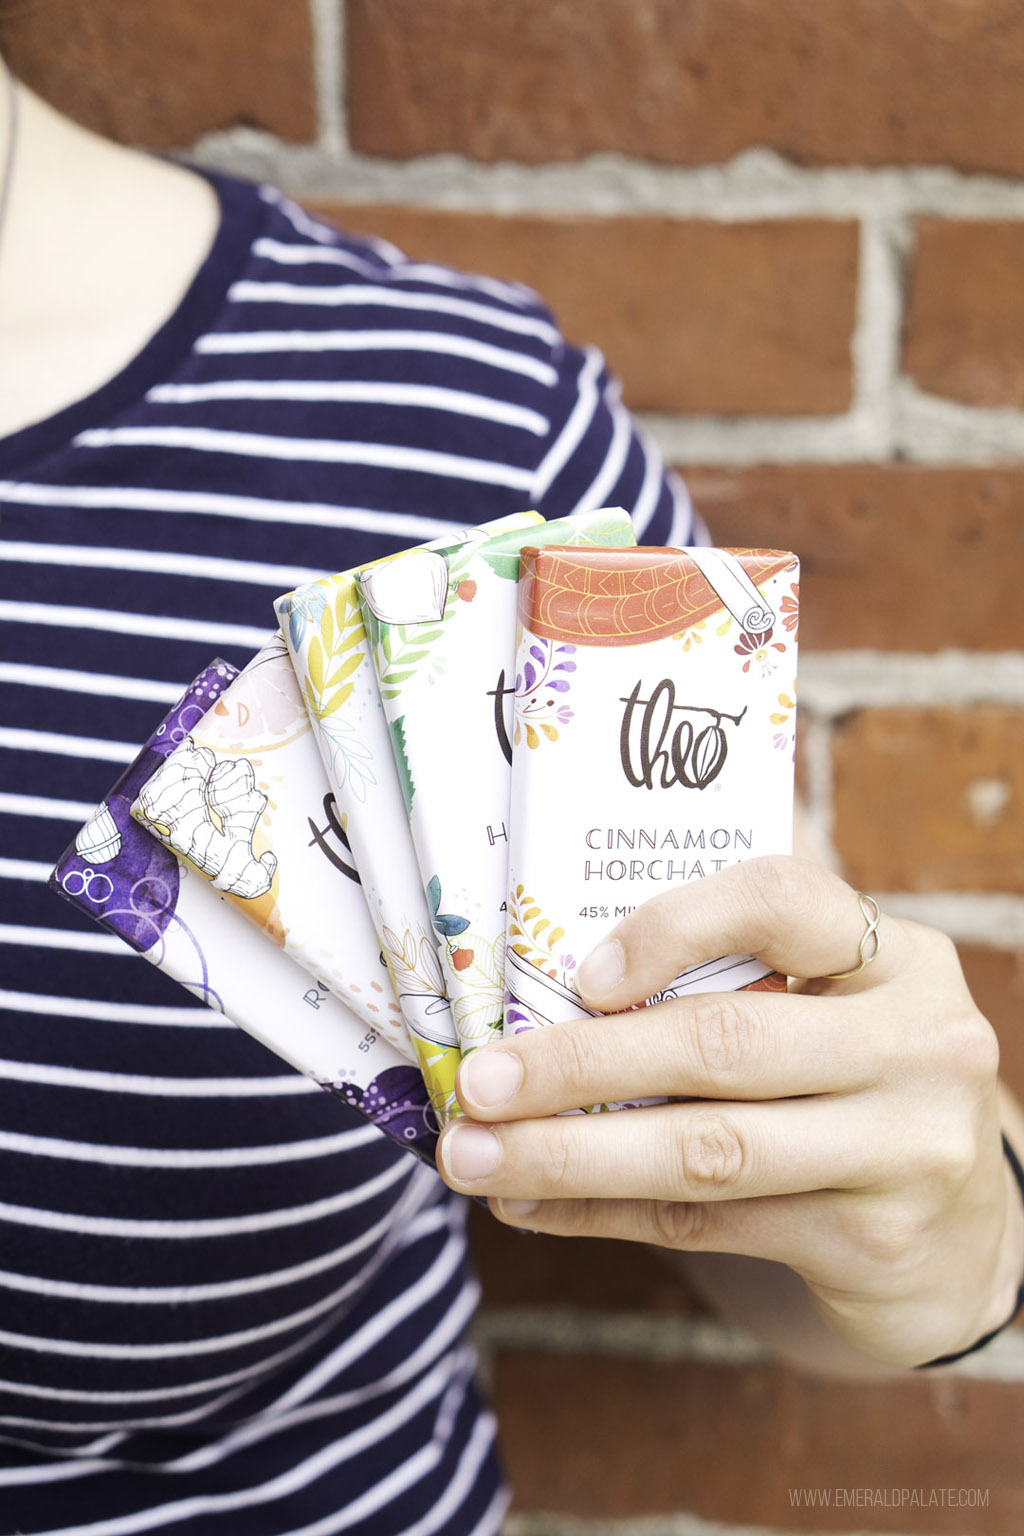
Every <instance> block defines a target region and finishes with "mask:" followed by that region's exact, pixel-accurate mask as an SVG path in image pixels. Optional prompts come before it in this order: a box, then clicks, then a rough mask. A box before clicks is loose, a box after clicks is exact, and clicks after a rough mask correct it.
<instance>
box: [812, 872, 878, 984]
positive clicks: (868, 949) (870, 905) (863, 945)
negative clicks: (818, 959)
mask: <svg viewBox="0 0 1024 1536" xmlns="http://www.w3.org/2000/svg"><path fill="white" fill-rule="evenodd" d="M857 904H858V906H859V907H860V910H861V912H862V913H863V914H864V921H865V923H866V924H867V927H866V928H865V929H864V932H863V934H862V935H861V941H860V944H859V945H858V946H857V964H856V965H855V966H854V967H853V969H852V970H850V971H833V972H832V973H831V975H828V976H825V977H823V978H822V979H823V980H824V981H848V980H849V979H850V977H851V976H859V975H860V973H861V971H862V970H863V969H864V967H865V966H866V965H870V964H871V962H872V960H877V959H878V951H879V950H880V949H881V947H882V941H881V939H880V938H879V937H878V924H879V922H880V921H881V916H882V914H881V913H880V911H879V910H878V902H877V901H876V900H875V898H874V897H873V896H868V895H867V894H866V892H864V891H858V892H857Z"/></svg>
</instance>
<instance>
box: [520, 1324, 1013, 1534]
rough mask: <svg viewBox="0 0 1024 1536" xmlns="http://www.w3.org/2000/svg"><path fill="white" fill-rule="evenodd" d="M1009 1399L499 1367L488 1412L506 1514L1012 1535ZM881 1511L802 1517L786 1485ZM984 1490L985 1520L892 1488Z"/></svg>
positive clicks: (666, 1366)
mask: <svg viewBox="0 0 1024 1536" xmlns="http://www.w3.org/2000/svg"><path fill="white" fill-rule="evenodd" d="M1019 1400H1020V1387H1019V1386H1017V1385H1016V1384H1013V1383H994V1382H993V1383H989V1382H976V1381H967V1380H963V1381H957V1380H954V1379H951V1378H946V1379H942V1378H935V1377H929V1376H927V1375H925V1376H921V1375H913V1374H912V1373H908V1374H907V1375H906V1376H905V1377H902V1378H900V1379H898V1380H892V1381H888V1382H885V1383H870V1384H868V1383H860V1382H829V1381H824V1380H818V1379H816V1378H813V1377H809V1376H801V1375H797V1374H795V1373H793V1372H790V1371H787V1370H784V1369H782V1368H780V1367H772V1366H760V1367H749V1366H748V1367H743V1368H738V1367H729V1366H715V1365H707V1364H702V1363H700V1362H696V1361H691V1362H688V1363H685V1364H682V1363H677V1362H672V1363H663V1362H652V1361H635V1360H628V1359H590V1358H581V1357H575V1358H573V1357H567V1356H555V1355H541V1354H524V1355H501V1356H499V1359H498V1362H497V1373H496V1406H497V1411H498V1418H499V1422H500V1424H501V1426H502V1440H503V1444H504V1448H505V1456H506V1460H507V1463H508V1468H509V1473H510V1476H511V1480H512V1485H513V1487H514V1488H515V1489H516V1491H517V1508H518V1509H520V1510H522V1511H527V1510H530V1509H538V1510H550V1511H558V1512H564V1513H569V1514H575V1515H581V1516H590V1517H595V1516H598V1517H600V1516H603V1517H605V1518H619V1519H623V1518H626V1517H629V1516H642V1515H656V1514H665V1513H669V1512H674V1511H683V1510H685V1511H692V1512H693V1513H694V1514H696V1515H698V1516H700V1517H701V1518H702V1519H704V1520H708V1521H722V1522H736V1523H742V1524H743V1525H744V1526H746V1525H747V1524H751V1525H757V1526H758V1527H759V1528H760V1527H762V1526H764V1527H767V1528H770V1529H772V1530H787V1531H789V1530H793V1531H807V1530H813V1531H846V1532H849V1531H885V1532H890V1531H907V1532H927V1533H932V1536H934V1533H938V1532H957V1533H967V1532H970V1533H971V1536H1019V1532H1020V1529H1021V1522H1022V1519H1024V1495H1022V1493H1021V1486H1020V1411H1019ZM801 1488H815V1489H821V1490H829V1489H832V1490H835V1489H842V1490H846V1491H847V1497H848V1498H849V1497H850V1496H851V1495H852V1494H853V1492H854V1491H855V1490H857V1489H864V1490H867V1491H869V1492H870V1493H872V1494H876V1495H877V1497H878V1498H879V1499H881V1497H882V1490H890V1504H889V1506H888V1507H883V1506H882V1505H881V1504H880V1503H879V1504H877V1505H871V1504H868V1505H867V1506H866V1507H865V1506H864V1505H862V1506H861V1507H856V1508H851V1507H845V1508H836V1507H833V1508H831V1509H828V1508H821V1507H818V1508H803V1509H801V1508H799V1507H797V1506H794V1504H793V1503H792V1502H791V1497H790V1492H789V1490H790V1489H801ZM950 1488H953V1489H964V1490H967V1489H981V1490H982V1493H983V1495H984V1494H985V1493H986V1492H987V1497H988V1505H987V1508H968V1509H963V1508H955V1507H953V1508H949V1507H947V1508H943V1507H941V1506H939V1505H933V1506H927V1505H922V1504H918V1505H917V1506H914V1505H911V1504H909V1503H908V1504H905V1506H904V1507H903V1508H901V1509H894V1508H893V1506H892V1502H891V1498H892V1495H891V1490H894V1489H909V1490H917V1491H918V1492H919V1495H920V1496H923V1497H924V1498H925V1499H927V1498H928V1497H929V1496H930V1495H931V1494H932V1491H933V1490H936V1491H941V1490H945V1489H950Z"/></svg>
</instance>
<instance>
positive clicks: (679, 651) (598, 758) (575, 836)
mask: <svg viewBox="0 0 1024 1536" xmlns="http://www.w3.org/2000/svg"><path fill="white" fill-rule="evenodd" d="M798 571H799V568H798V564H797V560H796V557H795V556H793V555H791V554H789V553H787V552H781V551H770V550H769V551H760V550H756V551H755V550H751V551H747V550H738V551H732V552H728V551H721V550H710V549H691V550H654V549H637V550H626V551H621V552H619V551H614V550H602V551H586V550H557V549H550V548H548V549H542V550H537V551H528V552H525V553H524V555H523V561H522V574H521V578H520V586H519V619H520V638H519V646H518V653H517V662H516V679H515V686H516V697H515V731H514V754H513V773H512V781H513V782H512V811H511V822H512V839H511V847H510V854H509V891H508V929H507V962H506V984H507V988H508V1000H507V1004H506V1012H505V1033H506V1034H507V1035H511V1034H517V1033H519V1032H520V1031H521V1030H525V1029H533V1028H537V1027H539V1026H544V1025H548V1024H553V1023H561V1022H566V1021H568V1020H572V1019H579V1018H583V1017H587V1016H590V1017H592V1016H593V1010H591V1009H589V1008H587V1007H586V1006H585V1005H584V1004H583V1002H582V1001H581V1000H580V998H579V997H578V996H577V994H576V989H575V983H574V976H575V971H576V967H577V965H578V963H579V962H580V961H581V960H582V959H583V958H584V957H585V956H586V955H587V954H589V953H590V951H591V950H592V949H593V948H594V947H595V945H597V944H598V943H599V942H600V940H601V939H602V938H604V937H605V936H606V935H607V933H608V932H609V931H610V930H611V929H612V928H614V927H615V926H616V924H617V923H618V922H619V921H620V920H621V919H622V918H623V917H625V916H626V915H627V914H628V913H629V912H631V911H632V910H633V908H634V907H636V906H638V905H640V903H641V902H643V901H646V900H647V899H649V898H650V897H652V896H655V895H658V894H659V893H660V892H663V891H666V890H669V889H671V888H672V887H674V886H678V885H680V884H682V883H683V882H688V881H690V880H699V879H701V878H703V877H704V876H705V875H708V874H711V873H713V872H714V871H715V870H718V869H722V868H725V867H726V866H727V865H730V864H734V863H737V862H738V861H740V860H742V859H745V858H753V857H757V856H759V855H762V854H770V853H788V852H789V850H790V846H791V841H792V817H793V753H794V740H795V712H796V639H797V635H796V627H797V616H798ZM752 986H753V987H767V988H773V989H774V988H779V989H781V988H784V987H785V979H784V978H782V977H778V976H775V975H774V974H773V973H772V972H771V971H770V968H769V967H768V966H766V965H764V964H763V963H761V962H760V961H758V960H756V959H754V958H752V957H751V956H737V955H731V956H724V957H722V958H719V959H713V960H710V961H708V962H706V963H704V964H701V965H699V966H693V967H691V968H690V969H688V970H686V971H684V972H683V973H682V974H681V975H680V976H679V977H677V978H676V979H675V981H673V982H672V983H671V985H670V986H668V987H667V988H666V989H665V990H664V991H663V992H662V993H660V994H659V995H658V997H657V998H653V999H649V1001H660V1000H662V999H663V998H668V997H677V996H681V995H682V994H684V993H687V992H715V991H732V990H736V989H738V988H741V987H752ZM581 1107H589V1106H581ZM610 1107H621V1106H610Z"/></svg>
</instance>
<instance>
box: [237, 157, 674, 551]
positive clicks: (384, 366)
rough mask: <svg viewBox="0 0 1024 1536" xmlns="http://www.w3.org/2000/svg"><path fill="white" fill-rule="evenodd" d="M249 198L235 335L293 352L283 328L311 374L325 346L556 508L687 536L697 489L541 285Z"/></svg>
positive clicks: (392, 403)
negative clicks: (606, 508)
mask: <svg viewBox="0 0 1024 1536" xmlns="http://www.w3.org/2000/svg"><path fill="white" fill-rule="evenodd" d="M249 195H250V196H251V197H257V198H258V199H259V200H260V202H261V204H262V215H261V218H260V220H259V233H258V235H257V237H256V238H254V239H253V240H252V241H251V242H250V244H249V248H248V253H247V256H246V259H245V261H244V263H243V264H242V269H241V270H240V271H239V273H238V275H237V277H236V279H235V281H234V282H233V283H232V285H231V287H230V289H229V299H230V301H231V302H230V304H229V306H228V311H229V312H228V313H226V314H225V317H224V322H223V323H224V324H225V326H226V327H227V328H228V329H229V331H230V333H231V334H230V337H229V338H227V339H226V340H225V343H224V345H225V346H228V347H230V348H231V349H232V350H235V349H239V348H241V347H244V346H248V345H251V346H252V347H253V348H257V347H264V346H265V347H274V348H275V350H276V352H277V356H278V358H279V359H283V357H284V355H285V348H284V346H283V342H285V341H286V342H287V350H288V351H290V352H291V353H292V354H293V356H294V357H295V358H296V359H297V360H298V362H297V364H296V366H297V367H298V369H299V371H300V372H302V373H303V374H308V372H309V363H310V359H311V358H314V357H315V358H319V359H320V364H321V367H322V369H323V371H324V373H325V374H326V373H328V372H329V373H330V374H331V377H332V378H333V379H334V380H336V381H339V382H338V385H337V386H336V387H338V388H339V390H340V392H341V393H344V392H345V390H346V389H351V388H354V387H355V384H356V382H357V381H358V385H359V388H360V390H361V391H362V394H363V397H364V398H365V399H366V400H367V401H368V400H369V395H368V394H367V389H368V388H371V389H372V390H373V391H374V392H375V398H376V403H377V405H378V407H380V408H382V409H385V410H388V409H394V408H396V407H398V406H399V405H401V406H403V407H410V406H413V407H415V408H418V409H419V410H421V411H422V412H426V413H427V414H426V415H425V416H423V417H422V423H423V430H424V431H427V429H428V426H429V431H430V437H431V446H432V447H434V448H436V447H439V446H441V445H442V444H443V445H445V447H447V449H448V450H449V451H455V452H458V453H460V454H468V455H469V457H470V458H471V459H472V461H473V462H474V463H476V464H477V465H478V466H479V465H480V463H481V461H482V460H484V459H489V458H492V457H498V458H501V459H502V461H503V462H505V463H506V464H513V465H514V466H515V475H516V486H517V487H518V488H519V489H520V491H521V493H522V494H524V495H526V496H527V497H528V499H529V500H530V503H531V504H532V505H535V506H537V507H538V509H539V510H541V511H543V512H544V513H545V515H547V516H558V515H562V514H564V513H566V512H569V511H573V510H577V509H580V510H581V509H583V508H584V507H590V506H595V507H596V506H600V505H605V504H616V505H622V506H626V507H627V508H628V509H629V510H630V511H633V512H634V515H635V522H636V524H637V531H638V534H641V535H644V536H649V537H652V538H656V539H657V540H658V541H659V542H660V541H662V540H665V539H668V538H672V539H673V540H676V541H678V540H680V539H681V538H685V536H686V532H687V530H688V528H689V517H690V512H689V503H688V501H687V499H686V496H685V492H684V491H683V490H682V487H681V485H680V484H679V482H678V480H677V479H676V478H675V477H673V476H671V475H669V474H668V473H667V472H666V471H665V467H664V465H663V464H662V462H661V458H660V455H659V454H658V452H657V448H656V445H655V444H654V443H653V442H652V441H651V439H650V438H649V436H648V435H647V434H645V433H644V432H643V430H642V428H641V427H640V426H639V425H638V424H637V423H636V421H635V420H634V419H633V418H632V416H631V415H630V414H629V412H628V410H627V409H626V407H625V406H624V405H623V403H622V400H621V398H620V391H619V387H618V383H617V381H616V380H615V378H614V377H613V376H612V375H611V374H610V373H609V371H608V369H607V367H606V366H605V361H604V359H603V357H602V356H601V354H600V352H598V351H597V349H595V348H593V347H587V346H578V345H575V344H573V343H571V342H569V341H567V340H566V338H565V337H564V336H563V335H562V333H561V331H560V329H559V327H558V324H557V322H556V320H555V318H554V316H553V315H552V313H551V311H550V310H549V308H548V307H547V305H546V304H545V303H544V301H543V299H542V298H541V297H540V296H539V295H538V294H536V293H535V292H534V291H533V290H532V289H530V288H528V287H526V286H525V285H523V284H521V283H517V282H511V281H507V280H502V279H500V278H495V277H490V276H486V275H481V274H476V273H470V272H464V271H459V270H458V269H456V268H453V267H450V266H446V265H443V264H441V263H438V262H432V261H425V260H421V259H418V258H416V257H414V256H410V255H407V254H406V253H405V252H403V251H401V250H399V249H397V248H396V247H395V246H393V245H391V244H390V243H389V242H387V241H385V240H381V239H378V238H375V237H374V236H372V235H369V234H357V233H353V232H349V231H345V230H342V229H340V228H338V227H336V226H335V225H334V224H332V223H329V222H328V221H327V220H325V219H324V218H322V217H320V216H318V215H317V214H315V213H312V212H310V211H309V210H308V209H306V208H304V207H302V206H301V205H300V204H299V203H297V202H296V201H294V200H293V199H292V198H290V197H288V196H287V195H285V194H284V193H282V192H280V191H278V190H276V189H274V188H272V187H269V186H262V187H259V188H250V189H249ZM243 329H244V330H246V331H249V332H250V333H251V335H252V336H253V337H254V338H255V339H254V340H253V341H252V342H251V343H246V342H244V341H243V340H241V339H240V333H241V332H242V330H243ZM214 345H218V344H217V343H214ZM345 380H348V381H349V383H348V385H346V384H345V383H344V381H345ZM375 425H376V423H375ZM496 431H499V432H500V433H501V440H500V442H499V441H497V440H493V437H494V433H495V432H496ZM481 472H483V471H481Z"/></svg>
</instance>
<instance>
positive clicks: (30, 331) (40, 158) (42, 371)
mask: <svg viewBox="0 0 1024 1536" xmlns="http://www.w3.org/2000/svg"><path fill="white" fill-rule="evenodd" d="M17 89H18V93H19V128H18V135H17V152H16V155H15V160H14V166H13V173H12V181H11V191H10V201H9V203H8V208H7V218H6V223H5V228H4V231H3V241H2V245H0V357H2V359H3V366H2V367H0V436H6V435H8V434H9V433H11V432H16V431H18V430H19V429H20V428H21V427H25V426H29V425H30V424H31V423H32V422H35V421H40V420H43V419H44V418H45V417H47V416H51V415H53V414H54V413H55V412H57V411H59V410H62V409H63V408H64V407H65V406H67V405H71V404H73V403H74V402H75V401H76V400H79V399H81V398H83V397H84V396H86V395H88V394H90V393H91V392H92V391H93V390H95V389H97V388H99V387H100V385H102V384H104V383H106V382H107V381H108V380H109V379H111V378H113V377H114V376H115V375H116V374H117V373H118V372H119V371H120V370H121V369H122V368H123V367H125V365H126V364H127V363H129V362H130V361H131V359H132V358H133V357H134V356H135V355H136V354H137V353H138V352H139V351H140V350H141V348H142V347H143V346H144V345H145V344H146V342H147V341H149V339H150V338H151V337H152V335H153V334H154V332H155V331H157V330H158V329H159V328H160V326H161V325H162V324H163V323H164V321H165V320H167V319H168V317H169V316H170V315H171V314H172V313H173V311H174V310H175V308H176V307H177V305H178V304H179V303H180V301H181V299H182V297H183V295H184V294H185V292H186V290H187V289H188V286H189V284H190V283H191V281H192V278H193V277H194V276H195V273H196V271H197V270H198V268H199V267H200V265H201V264H202V261H203V258H204V257H205V256H206V254H207V252H208V250H209V248H210V245H211V243H212V241H213V238H214V234H215V232H216V229H217V222H218V216H219V215H218V208H217V198H216V195H215V193H214V192H213V189H212V188H211V186H210V185H209V183H208V182H207V181H206V180H205V179H203V178H202V177H200V176H197V175H196V174H195V173H193V172H191V171H187V170H183V169H181V168H180V167H178V166H174V165H171V164H169V163H168V162H165V161H161V160H157V159H154V158H153V157H152V156H150V155H144V154H140V153H138V152H136V151H134V150H129V149H124V148H122V147H121V146H120V145H116V144H111V143H108V142H107V141H106V140H105V139H102V138H99V137H97V135H96V134H93V133H89V132H87V131H86V130H85V129H84V128H80V127H78V125H77V124H75V123H72V122H70V121H69V120H68V119H67V118H65V117H62V116H61V115H60V114H59V113H57V112H55V111H54V110H53V108H52V107H49V106H47V105H46V104H45V103H44V102H42V101H40V99H39V98H38V97H37V96H35V95H33V93H32V92H31V91H29V90H27V89H26V88H25V87H24V86H21V85H19V86H18V87H17ZM6 99H7V93H6V81H0V165H2V164H3V163H4V162H5V160H6V147H7V133H8V117H7V112H6Z"/></svg>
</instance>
